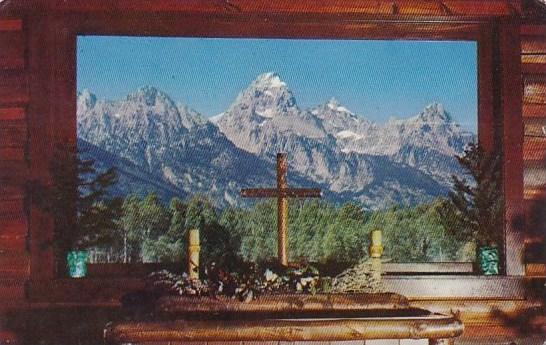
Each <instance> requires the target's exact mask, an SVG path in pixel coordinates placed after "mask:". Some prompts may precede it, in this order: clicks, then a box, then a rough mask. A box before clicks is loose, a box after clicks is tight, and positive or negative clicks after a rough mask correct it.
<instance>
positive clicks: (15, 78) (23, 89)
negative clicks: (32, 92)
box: [0, 71, 30, 105]
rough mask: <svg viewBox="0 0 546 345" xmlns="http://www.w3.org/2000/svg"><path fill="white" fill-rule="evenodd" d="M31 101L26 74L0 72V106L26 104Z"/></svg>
mask: <svg viewBox="0 0 546 345" xmlns="http://www.w3.org/2000/svg"><path fill="white" fill-rule="evenodd" d="M29 99H30V96H29V90H28V79H27V75H26V74H25V73H24V72H13V71H4V72H0V105H4V104H6V105H13V104H17V105H19V104H26V103H28V101H29Z"/></svg>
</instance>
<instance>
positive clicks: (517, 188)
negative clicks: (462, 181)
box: [498, 18, 525, 276]
mask: <svg viewBox="0 0 546 345" xmlns="http://www.w3.org/2000/svg"><path fill="white" fill-rule="evenodd" d="M519 32H520V23H519V19H517V18H512V19H510V20H506V21H501V23H500V25H499V27H498V44H499V47H498V54H499V55H498V57H499V60H500V61H499V62H500V64H499V66H498V68H500V78H499V80H498V81H499V82H500V85H499V86H500V90H499V91H500V107H499V108H500V109H499V110H500V112H501V114H502V119H503V120H502V145H503V155H504V157H503V181H504V199H505V211H504V214H505V227H504V239H505V240H504V258H505V263H506V267H505V274H506V275H509V276H523V275H525V265H524V231H525V215H524V204H523V120H522V85H521V80H522V79H521V44H520V35H519Z"/></svg>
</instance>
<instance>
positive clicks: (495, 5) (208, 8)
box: [22, 0, 522, 20]
mask: <svg viewBox="0 0 546 345" xmlns="http://www.w3.org/2000/svg"><path fill="white" fill-rule="evenodd" d="M27 2H28V4H26V6H24V5H23V6H22V7H23V8H29V9H31V7H30V6H32V4H33V3H34V2H35V1H27ZM487 2H488V3H487V5H486V6H484V4H483V1H480V0H440V1H426V0H411V1H408V0H402V1H397V2H396V3H393V2H392V1H389V0H379V1H374V2H366V1H359V0H333V1H328V2H316V1H313V0H301V1H298V2H297V3H294V2H292V1H290V0H287V1H273V2H272V1H267V0H231V1H229V2H224V1H212V0H208V1H207V0H186V1H177V0H158V1H155V2H153V3H150V2H149V1H146V0H116V1H105V0H89V1H86V2H66V1H62V0H51V1H46V2H44V1H42V2H40V4H39V5H41V6H40V7H42V8H43V7H45V9H46V10H49V11H53V12H77V13H82V14H89V15H94V14H97V13H100V12H110V13H124V14H134V13H143V12H147V13H174V14H188V13H189V14H192V15H216V14H219V13H220V14H226V15H232V16H237V15H246V16H248V15H259V14H277V15H284V16H287V15H300V16H301V15H307V16H308V15H332V14H335V15H344V16H347V15H361V16H362V15H365V16H375V17H377V16H382V15H383V16H402V17H403V16H407V17H413V18H420V19H421V20H423V19H426V18H428V17H434V16H437V17H442V18H444V19H449V18H451V17H477V18H480V17H499V16H500V17H506V16H514V15H520V14H521V12H522V4H521V1H520V0H489V1H487ZM42 10H43V9H42Z"/></svg>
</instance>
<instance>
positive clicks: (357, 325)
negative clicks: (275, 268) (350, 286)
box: [105, 314, 464, 344]
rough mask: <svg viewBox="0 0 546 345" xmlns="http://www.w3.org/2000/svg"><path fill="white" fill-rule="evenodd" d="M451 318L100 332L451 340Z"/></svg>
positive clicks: (203, 324)
mask: <svg viewBox="0 0 546 345" xmlns="http://www.w3.org/2000/svg"><path fill="white" fill-rule="evenodd" d="M463 328H464V327H463V324H462V323H461V322H460V321H459V320H457V319H456V318H455V317H451V316H442V315H430V316H420V317H419V316H418V317H414V318H412V317H407V318H382V317H380V314H379V315H378V316H377V317H375V318H373V317H372V318H362V319H330V320H328V319H327V320H321V319H315V320H310V319H302V320H297V319H283V320H275V319H266V320H227V321H185V320H177V321H164V322H125V323H117V324H112V325H110V326H109V327H108V328H107V329H106V330H105V339H106V342H107V343H109V344H122V343H141V342H165V341H219V340H222V341H257V340H259V341H273V340H277V341H346V340H364V339H429V338H454V337H457V336H459V335H461V334H462V333H463Z"/></svg>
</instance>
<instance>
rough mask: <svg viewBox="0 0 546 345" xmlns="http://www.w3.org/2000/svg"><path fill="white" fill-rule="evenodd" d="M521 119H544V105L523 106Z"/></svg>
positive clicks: (545, 114) (545, 105)
mask: <svg viewBox="0 0 546 345" xmlns="http://www.w3.org/2000/svg"><path fill="white" fill-rule="evenodd" d="M523 117H536V118H544V119H546V104H523Z"/></svg>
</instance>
